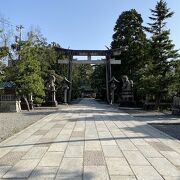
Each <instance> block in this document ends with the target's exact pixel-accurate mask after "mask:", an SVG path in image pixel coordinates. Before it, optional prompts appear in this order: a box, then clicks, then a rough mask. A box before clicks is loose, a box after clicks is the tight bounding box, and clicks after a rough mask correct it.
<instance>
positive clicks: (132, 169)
mask: <svg viewBox="0 0 180 180" xmlns="http://www.w3.org/2000/svg"><path fill="white" fill-rule="evenodd" d="M113 123H114V124H115V125H116V123H115V122H114V121H113ZM110 133H111V131H110ZM123 134H124V132H123ZM124 135H125V136H126V134H124ZM126 137H127V136H126ZM127 139H129V140H130V141H131V139H130V138H129V137H127ZM131 142H132V141H131ZM132 143H133V142H132ZM133 144H134V143H133ZM134 146H135V147H136V148H137V149H139V148H138V147H137V146H136V144H134ZM118 147H119V146H118ZM126 151H127V150H126ZM130 151H132V150H130ZM138 152H139V153H141V152H140V151H139V150H138ZM122 154H123V156H124V158H125V159H126V161H127V163H128V165H129V167H130V169H131V170H132V172H133V173H134V176H135V178H136V179H138V177H137V176H136V174H135V172H134V170H133V169H132V167H131V164H130V163H129V161H128V159H127V158H126V156H125V154H124V152H123V151H122ZM141 155H142V156H143V157H144V158H145V159H146V160H147V161H148V162H149V160H148V159H147V158H146V157H145V156H144V155H143V154H142V153H141ZM149 163H150V162H149ZM150 165H151V166H152V168H153V169H154V170H155V171H156V172H157V173H158V174H159V175H160V177H162V178H163V175H161V174H160V173H159V171H157V170H156V168H155V167H154V166H153V165H152V164H151V163H150ZM136 166H142V165H136ZM143 166H145V165H143ZM146 166H148V165H146ZM163 179H164V178H163Z"/></svg>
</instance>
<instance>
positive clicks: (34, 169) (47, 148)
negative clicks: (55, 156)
mask: <svg viewBox="0 0 180 180" xmlns="http://www.w3.org/2000/svg"><path fill="white" fill-rule="evenodd" d="M58 115H59V113H58ZM58 115H57V116H58ZM57 116H55V117H57ZM55 117H54V116H53V117H51V120H53V119H54V118H55ZM48 122H49V121H48ZM48 122H47V123H48ZM47 123H46V124H47ZM61 130H62V129H61ZM60 132H61V131H60ZM57 136H58V135H57ZM57 136H56V137H57ZM49 148H50V146H49V147H48V148H47V150H46V152H45V153H44V154H43V156H42V157H41V158H40V159H39V162H38V163H37V165H36V166H35V167H34V169H33V170H32V171H31V173H30V174H29V177H30V176H31V175H32V174H33V171H34V170H35V169H36V168H37V167H38V166H39V164H40V162H41V160H42V159H43V157H44V155H45V154H46V153H47V152H48V149H49ZM62 159H63V158H62ZM62 159H61V161H62ZM60 163H61V162H60ZM60 163H59V166H60ZM40 167H41V166H40ZM44 167H49V166H44ZM52 167H57V166H52ZM57 172H58V169H57ZM57 172H56V173H57ZM29 177H28V178H29Z"/></svg>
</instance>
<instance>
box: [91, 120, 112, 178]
mask: <svg viewBox="0 0 180 180" xmlns="http://www.w3.org/2000/svg"><path fill="white" fill-rule="evenodd" d="M94 123H95V127H96V131H97V134H98V139H99V142H100V145H101V149H102V152H103V148H102V143H101V141H100V137H99V132H98V129H97V125H96V122H94ZM103 123H104V120H103ZM104 124H105V123H104ZM105 126H106V125H105ZM103 157H104V161H105V166H106V169H107V173H108V177H109V179H111V176H110V173H109V168H108V165H107V162H106V159H105V156H104V152H103Z"/></svg>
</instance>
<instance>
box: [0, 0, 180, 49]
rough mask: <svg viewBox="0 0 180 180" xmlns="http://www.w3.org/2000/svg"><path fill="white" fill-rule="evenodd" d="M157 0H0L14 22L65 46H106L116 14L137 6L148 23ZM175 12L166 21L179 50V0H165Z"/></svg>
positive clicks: (1, 10)
mask: <svg viewBox="0 0 180 180" xmlns="http://www.w3.org/2000/svg"><path fill="white" fill-rule="evenodd" d="M156 2H157V1H156V0H0V14H1V15H3V16H4V17H6V18H8V19H9V21H10V22H11V23H12V24H14V25H19V24H22V25H23V26H24V27H25V29H24V31H28V30H29V29H30V26H34V27H39V28H40V30H41V33H42V34H43V35H44V37H46V38H47V40H48V42H52V41H54V42H57V43H59V44H60V45H61V46H62V47H64V48H68V47H70V48H72V49H105V45H106V46H109V45H110V43H111V41H112V34H113V28H114V26H115V22H116V20H117V18H118V16H119V15H120V14H121V13H122V12H123V11H125V10H130V9H136V10H137V11H138V12H139V13H141V15H142V17H143V19H144V25H146V24H147V23H148V22H149V19H148V16H150V10H149V9H150V8H152V9H154V7H155V5H156ZM166 2H167V3H168V7H169V8H171V10H173V11H174V12H175V15H174V16H173V17H172V18H171V19H170V20H169V21H168V24H167V27H168V28H170V29H171V39H172V40H173V43H174V44H175V45H176V48H178V49H180V1H179V0H166Z"/></svg>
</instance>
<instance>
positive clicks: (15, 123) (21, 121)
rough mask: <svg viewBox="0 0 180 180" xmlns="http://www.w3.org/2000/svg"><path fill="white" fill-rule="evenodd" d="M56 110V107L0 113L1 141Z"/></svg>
mask: <svg viewBox="0 0 180 180" xmlns="http://www.w3.org/2000/svg"><path fill="white" fill-rule="evenodd" d="M56 111H57V110H56V109H38V110H34V111H30V112H28V111H22V112H19V113H0V142H2V141H3V140H5V139H6V138H8V137H10V136H11V135H13V134H15V133H17V132H19V131H21V130H22V129H24V128H26V127H28V126H29V125H31V124H33V123H35V122H36V121H38V120H40V119H41V118H43V117H45V116H47V115H48V114H51V113H54V112H56Z"/></svg>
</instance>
